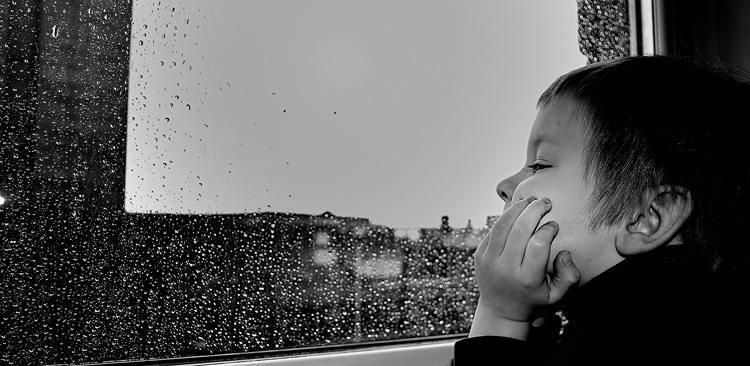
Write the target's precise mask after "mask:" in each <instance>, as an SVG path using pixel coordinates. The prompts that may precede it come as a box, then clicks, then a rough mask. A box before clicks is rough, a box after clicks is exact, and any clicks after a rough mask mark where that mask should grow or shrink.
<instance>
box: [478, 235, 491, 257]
mask: <svg viewBox="0 0 750 366" xmlns="http://www.w3.org/2000/svg"><path fill="white" fill-rule="evenodd" d="M489 241H490V233H489V232H487V234H484V237H483V238H482V240H481V241H479V246H478V247H477V250H476V251H475V252H474V260H475V262H476V260H477V259H479V258H480V257H481V256H482V255H484V252H485V250H487V243H489Z"/></svg>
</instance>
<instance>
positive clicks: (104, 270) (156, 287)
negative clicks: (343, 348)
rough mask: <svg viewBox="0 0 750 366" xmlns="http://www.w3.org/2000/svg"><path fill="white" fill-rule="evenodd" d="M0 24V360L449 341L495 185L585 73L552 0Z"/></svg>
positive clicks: (494, 209)
mask: <svg viewBox="0 0 750 366" xmlns="http://www.w3.org/2000/svg"><path fill="white" fill-rule="evenodd" d="M0 15H2V16H0V31H1V33H0V36H2V37H0V40H2V42H4V47H0V63H1V64H2V65H3V70H2V74H0V77H2V81H3V100H2V103H0V104H2V106H0V107H1V108H3V109H2V113H3V114H2V115H3V121H2V123H3V125H2V126H3V129H2V133H3V134H4V139H3V144H2V146H1V147H2V150H1V151H0V153H2V162H3V164H0V165H2V166H3V167H2V168H1V169H3V170H2V174H0V176H1V177H0V178H1V179H2V180H1V181H0V224H2V225H0V238H1V240H2V245H3V253H4V255H3V257H2V261H3V262H2V265H0V275H1V276H2V277H1V278H2V280H1V281H2V283H1V286H2V288H0V290H2V291H0V292H1V294H0V299H1V300H2V303H0V306H1V307H0V312H1V313H2V318H0V322H1V323H0V324H2V326H0V328H2V329H3V332H4V336H3V337H0V350H2V351H0V363H5V362H13V363H20V364H28V363H67V362H96V361H112V360H145V359H163V358H176V357H186V356H199V355H221V354H228V353H242V352H257V351H276V350H290V349H299V348H306V347H322V346H329V345H354V344H364V343H366V342H375V341H383V340H397V339H413V338H424V337H429V336H445V335H460V334H463V333H467V332H468V330H469V327H470V324H471V317H472V315H473V311H474V307H475V305H476V301H477V289H476V284H475V282H474V279H473V263H472V253H473V250H474V248H476V246H477V244H478V242H479V240H480V239H481V238H482V236H483V235H484V234H485V233H486V232H487V230H488V227H489V226H490V225H491V223H492V220H493V219H494V218H495V217H496V215H498V214H499V213H500V212H501V211H502V205H503V204H502V201H501V200H500V199H499V198H498V197H497V194H496V192H495V186H496V185H497V183H498V182H499V181H500V180H501V179H502V178H504V177H506V176H508V175H510V174H513V173H514V172H515V171H516V170H517V169H519V168H520V167H521V164H522V162H523V160H524V159H525V144H526V138H527V135H528V132H529V130H530V127H531V123H532V121H533V119H534V116H535V113H536V110H535V104H536V99H537V97H538V96H539V94H540V93H541V92H542V91H543V90H544V88H545V87H546V86H547V85H549V83H551V82H552V81H553V80H554V79H555V78H556V77H557V76H559V75H561V74H563V73H564V72H567V71H569V70H571V69H573V68H575V67H579V66H581V65H583V64H584V63H585V58H584V57H583V56H582V55H581V53H580V51H579V50H578V38H577V24H576V3H575V2H562V1H553V0H548V1H537V2H520V1H510V0H508V1H496V0H493V1H490V0H487V1H480V0H471V1H462V2H460V3H458V2H455V1H416V0H413V1H412V0H410V1H404V0H400V1H392V0H387V1H332V0H319V1H314V2H313V1H280V0H274V1H271V0H268V1H265V0H263V1H261V0H258V1H241V0H191V1H176V0H172V1H170V0H134V1H132V2H118V1H99V0H66V1H62V0H58V1H53V0H42V1H38V2H23V1H11V2H6V3H4V4H0ZM10 121H13V122H12V123H11V122H10ZM257 356H258V357H260V356H261V355H260V354H257Z"/></svg>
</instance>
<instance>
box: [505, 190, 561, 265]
mask: <svg viewBox="0 0 750 366" xmlns="http://www.w3.org/2000/svg"><path fill="white" fill-rule="evenodd" d="M545 200H546V201H545ZM551 207H552V204H551V202H550V201H549V199H547V198H545V199H539V200H536V201H534V202H532V203H531V204H529V205H528V207H526V209H525V210H523V212H522V213H521V215H519V216H518V218H517V219H516V221H515V223H513V227H512V228H511V229H510V232H509V233H508V238H507V242H506V244H505V246H506V248H505V250H504V251H503V254H502V256H501V257H504V258H502V260H503V261H504V262H506V263H508V264H510V265H515V266H519V267H520V266H521V263H522V262H523V255H524V252H525V251H526V243H528V242H529V239H531V236H532V235H533V234H534V231H535V230H536V228H537V226H538V225H539V221H540V220H541V219H542V216H544V214H546V213H547V212H548V211H549V209H550V208H551Z"/></svg>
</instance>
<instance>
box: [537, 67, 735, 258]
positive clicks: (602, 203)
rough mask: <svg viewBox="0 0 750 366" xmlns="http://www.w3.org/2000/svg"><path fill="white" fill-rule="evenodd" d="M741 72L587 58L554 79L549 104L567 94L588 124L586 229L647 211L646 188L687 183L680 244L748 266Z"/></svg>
mask: <svg viewBox="0 0 750 366" xmlns="http://www.w3.org/2000/svg"><path fill="white" fill-rule="evenodd" d="M744 80H746V79H745V78H744V77H742V76H740V74H739V73H738V72H737V71H728V70H722V69H717V68H712V67H708V66H704V65H699V64H696V63H694V62H688V61H686V60H679V59H674V58H669V57H665V56H633V57H626V58H621V59H617V60H613V61H607V62H600V63H595V64H591V65H588V66H585V67H582V68H580V69H577V70H574V71H572V72H570V73H568V74H566V75H563V76H562V77H560V78H558V79H557V80H556V81H555V82H554V83H553V84H552V85H551V86H550V87H549V88H548V89H547V90H546V91H545V92H544V93H543V94H542V95H541V97H540V98H539V102H538V106H539V107H544V106H545V105H547V104H548V103H550V102H551V101H552V100H555V99H556V98H566V97H567V98H571V100H572V101H573V102H574V103H575V104H577V106H576V107H577V111H578V113H577V116H578V117H579V118H580V120H581V121H585V126H584V128H585V146H584V149H583V159H584V162H583V166H584V179H586V180H587V181H588V180H591V179H593V184H594V193H593V194H592V197H591V200H590V202H589V203H588V204H589V213H590V215H589V229H590V230H592V231H594V230H596V229H597V228H599V227H601V226H602V225H608V226H612V225H621V224H625V223H626V222H630V221H629V220H632V219H634V218H635V217H636V216H635V215H637V213H638V212H643V211H642V210H644V209H648V204H649V202H648V201H647V197H646V193H647V192H649V191H650V190H653V189H655V188H656V187H658V186H659V185H662V184H666V185H671V186H674V187H678V186H679V187H682V188H685V189H687V190H689V191H690V193H691V196H692V198H693V208H694V209H693V213H692V214H691V216H690V217H689V218H688V220H687V221H686V222H685V225H684V226H683V228H682V230H681V234H682V236H683V238H684V241H685V243H686V244H687V245H689V246H690V247H691V248H692V249H693V253H694V254H696V255H697V257H698V258H701V259H704V260H706V262H704V263H705V264H706V265H708V266H709V267H710V269H711V270H714V271H725V270H726V271H733V270H739V269H743V267H744V264H745V262H746V258H747V256H746V253H747V251H748V249H747V246H748V244H746V241H747V239H744V237H745V236H746V235H747V234H746V233H744V232H743V231H744V229H746V228H750V214H749V213H748V212H750V167H749V165H750V153H749V152H750V139H748V136H745V135H743V134H742V132H741V131H743V130H744V128H745V127H747V124H748V120H749V119H748V115H747V113H746V111H747V109H746V107H745V105H746V104H747V103H748V102H750V86H749V84H748V83H747V81H744Z"/></svg>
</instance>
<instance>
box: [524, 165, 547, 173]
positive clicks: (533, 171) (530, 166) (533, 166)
mask: <svg viewBox="0 0 750 366" xmlns="http://www.w3.org/2000/svg"><path fill="white" fill-rule="evenodd" d="M549 167H551V165H546V164H540V163H534V164H531V165H529V166H528V168H529V169H531V172H532V173H536V172H537V171H539V170H541V169H545V168H549Z"/></svg>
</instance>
